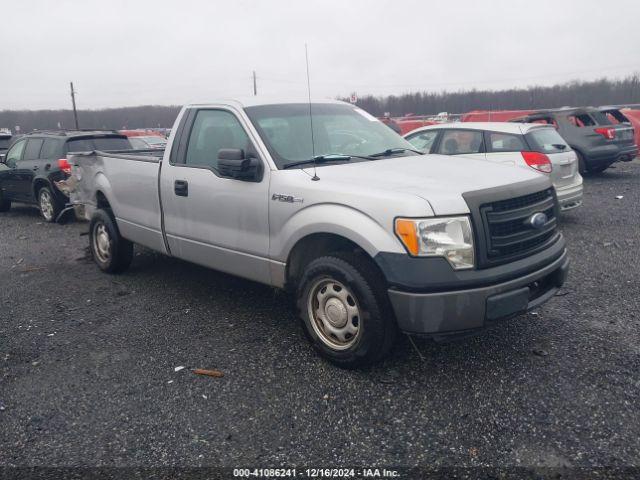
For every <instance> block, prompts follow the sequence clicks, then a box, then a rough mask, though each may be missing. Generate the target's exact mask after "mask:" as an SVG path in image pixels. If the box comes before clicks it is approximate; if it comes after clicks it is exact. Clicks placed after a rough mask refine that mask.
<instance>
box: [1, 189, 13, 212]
mask: <svg viewBox="0 0 640 480" xmlns="http://www.w3.org/2000/svg"><path fill="white" fill-rule="evenodd" d="M10 208H11V200H9V199H8V198H5V197H4V195H3V194H2V190H0V212H8V211H9V209H10Z"/></svg>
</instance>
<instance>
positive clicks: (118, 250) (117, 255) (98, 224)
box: [89, 210, 133, 273]
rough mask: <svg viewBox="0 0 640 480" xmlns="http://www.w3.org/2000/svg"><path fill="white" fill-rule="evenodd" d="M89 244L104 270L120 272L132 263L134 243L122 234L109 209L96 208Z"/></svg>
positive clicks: (95, 258)
mask: <svg viewBox="0 0 640 480" xmlns="http://www.w3.org/2000/svg"><path fill="white" fill-rule="evenodd" d="M89 245H90V248H91V255H92V256H93V260H94V261H95V262H96V264H97V265H98V267H100V269H101V270H102V271H104V272H107V273H120V272H123V271H125V270H126V269H127V268H129V265H131V260H132V259H133V243H131V242H130V241H129V240H127V239H125V238H123V237H122V236H121V235H120V231H119V230H118V225H117V224H116V221H115V219H114V218H113V214H112V213H111V211H109V210H96V211H95V212H94V214H93V216H92V217H91V224H90V225H89Z"/></svg>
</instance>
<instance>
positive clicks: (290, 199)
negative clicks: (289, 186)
mask: <svg viewBox="0 0 640 480" xmlns="http://www.w3.org/2000/svg"><path fill="white" fill-rule="evenodd" d="M271 200H277V201H279V202H287V203H302V202H303V201H304V199H302V198H299V197H294V196H293V195H282V194H281V193H274V194H273V195H272V196H271Z"/></svg>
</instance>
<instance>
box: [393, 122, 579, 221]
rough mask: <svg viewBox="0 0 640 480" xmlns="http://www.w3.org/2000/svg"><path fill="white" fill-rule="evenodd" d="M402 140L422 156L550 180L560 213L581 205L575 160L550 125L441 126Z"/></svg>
mask: <svg viewBox="0 0 640 480" xmlns="http://www.w3.org/2000/svg"><path fill="white" fill-rule="evenodd" d="M405 138H406V139H407V140H408V141H409V142H411V144H412V145H413V146H414V147H416V148H417V149H419V150H421V151H423V152H425V153H438V154H441V155H463V156H465V157H471V158H479V159H482V160H489V161H492V162H496V163H503V164H509V165H515V166H520V167H525V168H533V169H534V170H537V171H539V172H541V173H543V174H546V175H549V176H550V178H551V181H552V183H553V186H554V187H555V190H556V195H557V196H558V201H559V203H560V208H561V209H562V210H569V209H571V208H575V207H579V206H580V205H582V177H581V176H580V173H579V172H578V159H577V156H576V154H575V152H574V151H573V150H572V149H571V147H569V145H568V144H567V142H565V141H564V139H563V138H562V137H561V136H560V134H559V133H558V132H557V131H556V129H555V128H554V127H553V126H551V125H542V124H537V123H518V124H516V123H499V122H477V123H474V122H462V123H448V124H447V123H443V124H439V125H429V126H427V127H422V128H419V129H417V130H414V131H412V132H409V133H407V134H406V135H405Z"/></svg>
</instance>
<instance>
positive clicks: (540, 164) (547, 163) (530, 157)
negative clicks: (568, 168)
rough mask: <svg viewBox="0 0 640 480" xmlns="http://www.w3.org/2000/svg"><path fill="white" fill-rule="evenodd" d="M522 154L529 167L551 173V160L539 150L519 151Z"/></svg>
mask: <svg viewBox="0 0 640 480" xmlns="http://www.w3.org/2000/svg"><path fill="white" fill-rule="evenodd" d="M520 153H521V154H522V158H524V161H525V162H526V164H527V165H529V166H530V167H531V168H534V169H536V170H538V171H539V172H543V173H551V171H552V170H553V166H552V165H551V160H549V157H547V156H546V155H545V154H544V153H540V152H520Z"/></svg>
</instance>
